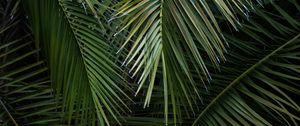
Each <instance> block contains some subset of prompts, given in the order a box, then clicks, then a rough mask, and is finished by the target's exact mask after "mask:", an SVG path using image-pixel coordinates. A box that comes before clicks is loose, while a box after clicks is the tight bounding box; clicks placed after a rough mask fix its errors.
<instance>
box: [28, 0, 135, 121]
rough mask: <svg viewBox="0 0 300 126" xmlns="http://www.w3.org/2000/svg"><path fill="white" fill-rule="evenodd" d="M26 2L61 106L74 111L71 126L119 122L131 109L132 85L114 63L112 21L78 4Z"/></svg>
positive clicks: (36, 0)
mask: <svg viewBox="0 0 300 126" xmlns="http://www.w3.org/2000/svg"><path fill="white" fill-rule="evenodd" d="M24 3H25V5H26V7H27V9H28V13H29V14H30V16H31V19H32V24H33V29H34V33H36V34H35V37H36V39H37V40H36V42H37V43H38V45H42V47H43V49H45V50H46V57H48V63H49V66H50V73H51V79H52V80H53V86H54V89H55V93H56V95H57V96H60V95H62V103H60V104H61V105H62V109H63V111H64V112H68V113H69V114H68V116H67V118H66V120H68V124H75V125H77V124H78V125H95V124H97V125H105V124H106V125H109V124H110V123H109V119H110V118H113V119H114V120H116V121H117V122H119V118H118V117H119V116H120V115H121V114H124V113H127V112H128V111H129V109H128V107H127V105H126V104H125V102H130V98H129V97H128V96H127V94H126V93H128V92H131V89H130V87H128V84H127V82H126V81H125V80H124V79H123V75H122V74H121V73H125V72H123V70H122V69H121V68H120V67H119V66H118V65H117V63H118V62H115V61H117V60H118V59H116V58H117V55H115V54H114V53H111V52H114V50H116V48H115V47H114V46H113V44H114V43H113V40H112V39H113V38H111V36H110V34H109V32H111V31H107V29H109V30H111V28H110V25H104V24H99V20H102V19H101V17H98V19H97V18H94V17H93V16H91V15H93V14H92V11H91V10H89V9H87V8H83V6H82V4H80V3H78V2H72V1H68V0H60V1H59V2H58V1H53V0H46V1H40V0H35V1H34V0H27V1H24ZM41 8H43V9H41ZM45 15H48V16H45ZM100 25H102V26H100ZM101 27H105V29H101ZM110 41H111V43H110ZM125 92H126V93H125ZM108 113H109V115H110V116H107V114H108Z"/></svg>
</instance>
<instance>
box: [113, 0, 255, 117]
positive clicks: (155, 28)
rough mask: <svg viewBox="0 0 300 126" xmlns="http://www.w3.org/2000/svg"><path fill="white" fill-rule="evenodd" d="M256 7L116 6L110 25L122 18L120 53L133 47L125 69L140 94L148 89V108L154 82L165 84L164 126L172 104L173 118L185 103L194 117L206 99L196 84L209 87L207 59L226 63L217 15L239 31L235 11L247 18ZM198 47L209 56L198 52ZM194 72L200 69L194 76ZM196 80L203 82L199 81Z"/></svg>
mask: <svg viewBox="0 0 300 126" xmlns="http://www.w3.org/2000/svg"><path fill="white" fill-rule="evenodd" d="M252 4H253V3H252V2H251V1H247V0H245V1H244V0H243V1H234V0H230V1H223V0H214V1H186V0H183V1H182V0H178V1H173V0H142V1H132V0H123V1H121V2H120V3H119V4H118V5H115V8H116V10H117V12H116V15H115V17H113V18H112V19H111V20H110V21H113V20H115V19H123V22H121V24H120V26H119V28H120V31H119V32H122V31H124V30H125V31H126V30H128V37H127V39H126V41H125V42H124V44H123V45H122V46H121V47H120V50H119V51H122V49H126V48H129V52H128V55H127V57H126V58H125V61H124V63H123V65H125V66H129V67H130V68H131V69H130V71H129V72H130V73H132V76H133V77H135V76H136V77H137V78H138V81H137V82H138V84H139V87H138V89H137V91H136V95H137V93H138V92H140V90H141V89H142V87H143V86H144V85H148V88H147V89H146V90H147V91H146V99H145V103H144V107H146V106H149V104H150V100H151V96H152V93H153V87H154V85H155V82H156V80H163V88H164V90H163V91H164V97H165V98H164V99H165V119H166V122H168V111H169V110H168V108H169V107H168V105H169V102H171V103H172V105H173V108H174V109H173V112H172V114H174V115H175V117H176V113H177V112H176V111H178V109H180V107H178V106H177V105H176V104H178V103H182V101H187V104H188V106H189V107H188V108H189V109H191V110H192V113H195V112H194V106H193V105H192V104H197V101H201V100H202V99H201V96H200V95H199V94H200V93H199V89H198V88H197V87H198V86H197V85H198V82H197V81H200V82H199V83H201V82H202V83H203V84H204V85H203V86H204V87H205V88H206V85H205V83H206V81H208V80H207V78H210V74H209V71H208V69H207V68H206V66H205V60H206V59H207V58H206V57H207V56H208V57H209V59H210V60H211V61H212V62H213V63H214V64H215V66H217V67H218V64H219V62H220V60H222V61H224V60H225V57H224V54H223V52H224V50H225V46H224V43H223V42H222V41H223V40H224V39H223V36H222V33H221V30H220V28H219V25H218V22H217V20H216V18H215V15H216V14H217V13H220V14H221V15H222V16H224V17H225V18H226V19H227V20H228V21H229V22H230V24H231V25H233V26H234V27H235V28H236V29H237V24H238V23H239V22H238V20H237V18H236V15H235V12H233V11H234V10H238V11H241V12H245V14H246V11H249V9H248V8H250V7H252V6H253V5H252ZM246 15H247V14H246ZM119 32H118V33H116V35H117V34H119ZM199 48H202V49H204V50H205V53H206V54H205V53H200V51H199V50H200V49H199ZM186 55H187V56H186ZM194 69H195V70H197V71H196V72H195V73H192V72H191V71H192V70H194ZM137 75H138V76H137ZM193 76H198V77H200V78H199V80H195V79H194V77H193ZM203 77H204V78H203ZM179 94H180V95H179ZM191 95H197V96H198V98H192V97H190V96H191ZM179 99H180V100H179ZM174 122H175V123H176V118H174Z"/></svg>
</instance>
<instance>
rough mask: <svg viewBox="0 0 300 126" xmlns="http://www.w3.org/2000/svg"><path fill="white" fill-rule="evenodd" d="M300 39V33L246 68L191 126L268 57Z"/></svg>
mask: <svg viewBox="0 0 300 126" xmlns="http://www.w3.org/2000/svg"><path fill="white" fill-rule="evenodd" d="M299 37H300V33H299V34H298V35H297V36H295V37H294V38H292V39H290V40H289V41H288V42H286V43H285V44H283V45H281V46H280V47H278V48H277V49H275V50H274V51H272V52H271V53H270V54H269V55H267V56H265V57H264V58H263V59H261V60H259V61H258V62H257V63H256V64H254V65H252V66H251V67H250V68H248V69H247V70H246V71H245V72H243V73H242V74H241V75H240V76H238V77H237V78H236V79H235V80H233V81H232V82H231V83H230V84H229V85H228V86H227V87H226V88H225V89H224V90H222V92H220V93H219V94H218V95H217V96H216V97H215V98H214V99H213V100H212V101H211V102H210V103H209V104H208V105H207V107H205V109H204V110H203V111H202V112H201V113H200V115H199V116H198V117H197V119H196V120H195V121H194V123H193V126H194V125H195V124H196V123H197V122H198V120H199V119H200V118H201V117H202V116H203V115H204V114H205V113H206V112H207V111H208V110H209V108H210V107H211V106H212V105H214V103H216V101H217V100H218V99H219V98H220V97H221V96H223V95H224V94H225V93H226V92H227V91H228V90H229V89H231V88H232V87H234V86H235V85H236V84H238V82H239V81H240V80H241V79H243V78H244V77H245V76H246V75H247V74H248V73H251V72H252V71H253V70H254V69H255V68H256V67H258V66H259V65H261V64H262V63H263V62H265V61H266V60H268V59H269V57H271V56H272V55H274V54H275V53H277V52H278V51H280V50H281V49H282V48H284V47H285V46H287V45H289V44H290V43H292V42H294V41H295V40H296V39H298V38H299Z"/></svg>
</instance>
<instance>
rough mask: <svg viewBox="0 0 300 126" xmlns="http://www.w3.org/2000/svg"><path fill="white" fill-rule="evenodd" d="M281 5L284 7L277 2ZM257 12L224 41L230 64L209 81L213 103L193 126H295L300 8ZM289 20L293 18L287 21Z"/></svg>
mask: <svg viewBox="0 0 300 126" xmlns="http://www.w3.org/2000/svg"><path fill="white" fill-rule="evenodd" d="M281 2H283V1H281ZM286 2H288V3H285V4H288V5H289V7H290V8H289V10H288V11H285V10H287V9H286V8H285V9H283V8H282V7H280V6H279V5H280V2H278V3H275V2H274V3H271V4H270V5H268V7H269V8H271V9H270V10H272V11H268V12H267V11H263V10H261V9H256V13H257V15H256V18H253V19H250V21H249V22H247V23H245V24H244V28H242V29H241V33H237V34H238V35H243V36H240V37H232V36H230V35H228V36H227V38H228V40H229V44H230V45H232V46H231V47H232V48H231V49H232V51H230V52H229V53H228V63H227V64H226V65H225V66H224V67H221V70H222V73H221V74H214V75H213V78H214V80H213V82H212V85H213V86H212V88H211V90H214V89H215V91H214V92H211V94H210V96H212V97H213V98H211V99H210V100H209V101H208V102H207V103H208V104H207V105H204V106H203V107H202V108H203V109H202V112H201V114H200V115H199V117H198V118H197V119H196V121H195V122H194V125H199V124H200V125H223V124H228V125H275V124H276V125H297V124H299V122H300V116H299V113H300V108H299V105H300V103H299V101H298V100H297V97H299V94H300V92H299V91H300V90H299V89H300V86H299V80H300V78H299V77H300V71H299V66H300V64H299V63H300V61H299V60H300V57H299V49H300V46H299V45H300V22H299V16H295V15H294V14H297V13H298V14H299V13H300V10H299V3H297V2H296V1H293V0H289V1H286ZM291 14H293V15H294V16H293V15H291Z"/></svg>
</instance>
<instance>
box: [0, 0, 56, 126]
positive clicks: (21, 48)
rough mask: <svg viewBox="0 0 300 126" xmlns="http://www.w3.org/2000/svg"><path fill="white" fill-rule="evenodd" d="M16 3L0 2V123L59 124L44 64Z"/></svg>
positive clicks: (8, 125)
mask: <svg viewBox="0 0 300 126" xmlns="http://www.w3.org/2000/svg"><path fill="white" fill-rule="evenodd" d="M19 3H20V0H17V1H11V0H5V1H1V3H0V11H1V12H3V13H1V14H2V15H0V26H1V27H0V31H1V33H0V62H1V63H0V125H1V126H10V125H16V126H17V125H43V124H53V123H56V124H59V123H58V122H60V118H61V116H62V115H60V114H61V113H57V111H56V110H57V109H59V108H60V106H57V104H56V101H55V100H54V95H53V90H52V87H51V82H50V80H49V75H48V73H47V72H48V68H47V67H46V64H45V61H43V60H40V58H39V51H40V50H39V49H37V48H35V46H34V42H32V40H31V31H30V29H28V27H27V26H28V24H27V20H26V19H25V15H23V14H22V12H23V11H22V10H21V8H20V7H19Z"/></svg>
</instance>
